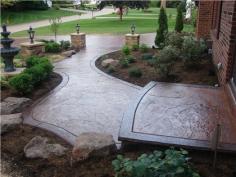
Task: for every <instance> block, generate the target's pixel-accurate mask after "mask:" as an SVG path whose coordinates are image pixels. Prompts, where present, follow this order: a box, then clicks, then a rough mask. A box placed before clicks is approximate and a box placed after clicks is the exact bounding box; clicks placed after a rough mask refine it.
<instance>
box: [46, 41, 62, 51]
mask: <svg viewBox="0 0 236 177" xmlns="http://www.w3.org/2000/svg"><path fill="white" fill-rule="evenodd" d="M45 51H46V52H49V53H58V52H60V51H61V46H60V44H58V43H56V42H48V43H46V44H45Z"/></svg>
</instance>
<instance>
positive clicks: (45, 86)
mask: <svg viewBox="0 0 236 177" xmlns="http://www.w3.org/2000/svg"><path fill="white" fill-rule="evenodd" d="M61 81H62V77H61V76H60V75H59V74H57V73H52V74H51V75H50V77H49V79H47V80H45V81H44V82H42V83H41V84H40V85H39V86H38V87H36V88H35V89H34V90H33V92H32V93H31V94H29V95H20V94H19V93H17V92H16V91H14V90H12V89H10V88H4V89H2V90H1V100H4V99H5V98H7V97H22V96H23V97H27V98H30V99H32V100H33V101H35V100H37V99H38V98H40V97H42V96H43V95H45V94H46V93H48V92H49V91H51V90H53V89H54V88H55V87H56V86H58V85H59V84H60V83H61Z"/></svg>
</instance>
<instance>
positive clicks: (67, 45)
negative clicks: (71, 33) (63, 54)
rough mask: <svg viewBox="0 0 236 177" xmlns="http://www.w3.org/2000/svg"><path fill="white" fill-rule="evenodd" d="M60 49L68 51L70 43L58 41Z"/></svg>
mask: <svg viewBox="0 0 236 177" xmlns="http://www.w3.org/2000/svg"><path fill="white" fill-rule="evenodd" d="M60 46H61V49H63V50H68V49H69V48H70V41H64V40H62V41H60Z"/></svg>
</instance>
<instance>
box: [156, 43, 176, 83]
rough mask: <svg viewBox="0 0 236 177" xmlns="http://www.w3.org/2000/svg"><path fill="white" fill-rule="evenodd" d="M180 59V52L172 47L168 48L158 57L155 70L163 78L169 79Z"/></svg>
mask: <svg viewBox="0 0 236 177" xmlns="http://www.w3.org/2000/svg"><path fill="white" fill-rule="evenodd" d="M177 57H178V51H177V50H176V49H175V48H173V47H172V46H166V47H164V48H163V49H162V50H161V51H160V54H159V56H157V57H156V63H155V68H156V70H158V71H159V74H160V76H161V77H162V78H167V77H168V76H169V74H170V72H171V70H172V66H173V64H174V62H175V60H176V59H177Z"/></svg>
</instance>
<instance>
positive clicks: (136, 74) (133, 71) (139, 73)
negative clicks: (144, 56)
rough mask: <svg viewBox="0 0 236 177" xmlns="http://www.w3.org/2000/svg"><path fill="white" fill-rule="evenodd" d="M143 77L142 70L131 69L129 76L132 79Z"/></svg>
mask: <svg viewBox="0 0 236 177" xmlns="http://www.w3.org/2000/svg"><path fill="white" fill-rule="evenodd" d="M142 75H143V73H142V71H141V69H140V68H137V67H132V68H130V69H129V76H130V77H141V76H142Z"/></svg>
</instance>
